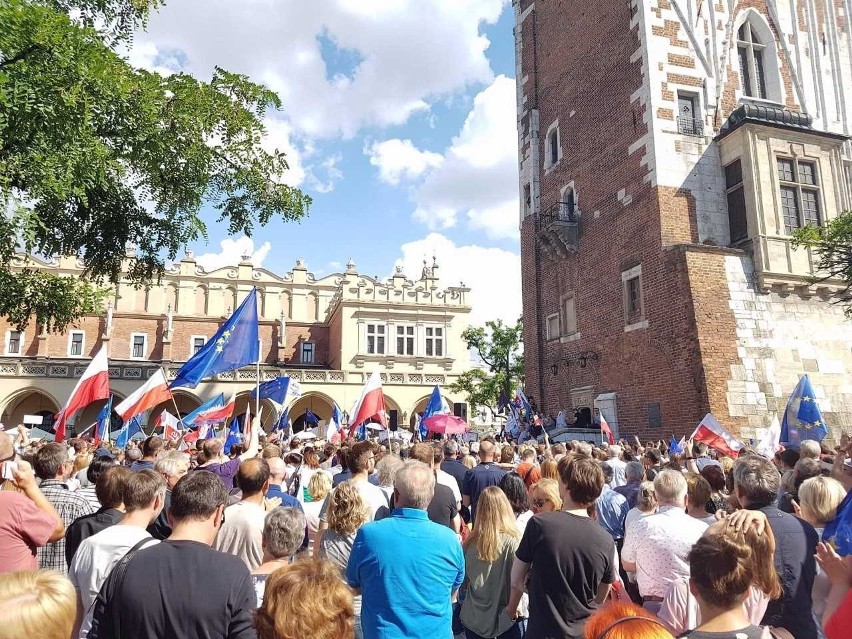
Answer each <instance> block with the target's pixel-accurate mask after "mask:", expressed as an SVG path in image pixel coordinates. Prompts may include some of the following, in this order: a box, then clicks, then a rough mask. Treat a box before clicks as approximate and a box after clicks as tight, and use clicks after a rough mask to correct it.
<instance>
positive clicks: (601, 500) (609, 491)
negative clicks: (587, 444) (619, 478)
mask: <svg viewBox="0 0 852 639" xmlns="http://www.w3.org/2000/svg"><path fill="white" fill-rule="evenodd" d="M601 470H602V471H603V474H604V486H603V490H602V491H601V495H600V497H598V498H597V500H596V501H595V511H596V513H597V516H598V523H599V524H600V525H601V526H603V529H604V530H605V531H607V532H608V533H609V534H610V535H611V536H612V539H613V541H615V545H616V547H617V548H618V550H619V552H620V551H621V546H622V543H623V542H624V525H625V521H626V520H627V513H628V512H630V504H629V503H628V502H627V498H626V497H625V496H624V495H622V494H620V493H617V492H616V491H615V490H614V489H613V488H610V484H611V483H612V481H613V478H614V477H615V472H614V469H613V468H612V466H610V465H609V463H608V462H604V463H603V464H601Z"/></svg>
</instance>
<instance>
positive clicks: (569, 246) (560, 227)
mask: <svg viewBox="0 0 852 639" xmlns="http://www.w3.org/2000/svg"><path fill="white" fill-rule="evenodd" d="M538 221H539V224H538V241H539V245H540V246H541V252H542V254H543V255H544V256H545V257H567V256H568V255H570V254H572V253H577V252H578V251H579V250H580V212H579V211H578V210H577V209H576V207H575V206H574V203H573V202H556V203H555V204H553V205H551V206H550V207H548V208H547V209H545V210H544V211H542V212H541V213H540V214H539V220H538Z"/></svg>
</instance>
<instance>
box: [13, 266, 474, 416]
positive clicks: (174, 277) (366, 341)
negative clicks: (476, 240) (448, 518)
mask: <svg viewBox="0 0 852 639" xmlns="http://www.w3.org/2000/svg"><path fill="white" fill-rule="evenodd" d="M128 259H130V256H128ZM16 265H17V266H18V267H21V268H23V267H28V268H38V269H45V270H49V271H51V272H53V273H57V274H60V275H65V276H71V277H76V276H80V274H81V269H80V266H79V265H78V263H77V261H76V259H75V258H73V257H70V258H61V259H58V260H52V261H47V262H45V261H41V260H39V259H37V258H34V257H25V256H20V257H19V258H18V260H17V262H16ZM439 271H440V269H439V267H438V264H437V262H436V261H434V260H433V264H432V266H431V267H430V266H427V264H426V263H425V262H424V265H423V271H422V273H421V274H420V277H419V279H417V280H415V281H412V280H410V279H408V278H406V277H405V275H404V274H403V272H402V270H401V269H400V268H397V270H396V272H395V273H394V275H393V276H392V277H391V278H389V279H388V280H386V281H379V280H376V279H374V278H372V277H368V276H366V275H361V274H359V273H358V271H357V269H356V267H355V264H354V263H353V262H352V261H351V260H350V262H349V264H347V269H346V271H345V272H343V273H335V274H332V275H328V276H325V277H321V278H317V277H315V276H314V275H313V274H312V273H310V272H309V271H308V270H307V268H306V266H305V265H304V263H303V262H302V260H297V261H296V264H295V266H294V267H293V269H292V270H291V271H289V272H288V273H285V274H284V275H277V274H275V273H272V272H270V271H268V270H266V269H262V268H255V267H254V266H253V265H252V264H251V262H250V258H249V257H248V256H244V257H243V259H242V261H241V262H240V263H239V264H238V265H236V266H233V267H226V268H221V269H218V270H215V271H212V272H209V273H208V272H206V271H205V270H204V269H203V268H202V267H201V266H200V265H198V264H197V263H196V260H195V258H194V256H193V254H192V252H187V254H186V256H185V257H184V258H183V259H182V260H181V261H180V262H177V263H175V264H174V265H173V267H172V268H171V270H169V271H167V272H166V273H165V275H164V276H163V278H162V280H161V282H160V284H159V285H156V286H151V287H147V288H134V287H133V286H132V285H131V284H129V283H128V282H121V283H120V284H119V285H118V286H117V287H115V293H114V295H112V296H111V298H110V300H109V302H108V304H107V307H106V308H104V310H103V312H102V313H100V314H99V315H97V316H91V317H85V318H83V319H81V320H80V321H78V322H76V323H75V324H74V325H72V326H70V327H69V328H68V330H67V331H66V332H65V333H62V334H47V333H42V332H40V331H39V329H38V328H37V327H35V326H30V327H28V328H27V329H26V330H25V331H18V330H16V329H15V328H14V327H12V326H9V325H8V324H0V334H2V335H3V336H4V343H3V351H2V355H0V414H2V417H0V421H2V422H3V423H4V424H7V425H16V424H18V423H20V422H21V421H22V419H23V416H24V415H41V416H43V417H44V418H45V419H47V420H50V419H51V416H52V415H53V414H55V413H56V412H57V411H58V410H59V409H60V408H61V406H62V405H63V404H64V403H65V401H66V400H67V398H68V396H69V394H70V393H71V390H72V389H73V387H74V384H75V383H76V381H77V379H78V378H79V377H80V376H81V375H82V373H83V370H84V369H85V367H86V365H87V364H88V361H89V359H90V358H91V357H92V356H93V355H94V354H95V353H96V352H97V351H98V350H99V349H100V348H101V346H102V345H104V344H106V345H107V347H108V349H109V358H110V378H111V389H112V391H113V393H114V394H115V397H116V399H117V401H120V400H121V399H123V398H124V397H126V396H127V395H128V394H129V393H130V392H132V391H133V390H135V389H136V388H137V387H138V386H139V385H140V384H141V383H142V382H143V381H144V380H145V379H147V378H148V377H149V376H150V375H151V374H152V373H153V372H154V371H156V370H157V368H158V367H163V368H164V369H165V371H166V374H167V376H168V377H169V378H170V379H173V378H174V377H175V374H176V373H177V371H178V369H179V368H180V366H181V364H182V363H183V362H185V361H186V360H187V359H189V358H190V357H191V356H192V355H193V354H194V353H195V352H196V351H197V350H198V349H199V348H201V347H202V346H203V345H204V344H205V343H206V341H207V340H208V339H209V338H210V337H211V336H212V335H213V334H214V333H215V332H216V331H217V330H218V328H219V327H220V326H221V325H222V324H223V323H224V321H225V320H226V319H227V317H228V316H229V315H230V314H231V313H232V312H233V311H234V310H235V309H236V308H237V306H238V305H239V304H240V303H241V302H242V300H243V299H244V298H245V296H246V295H247V294H248V292H249V291H251V289H252V288H253V287H256V288H257V289H258V300H259V308H258V312H259V320H260V328H259V333H260V339H261V358H262V366H261V380H262V381H265V380H270V379H274V378H276V377H277V376H279V375H289V376H291V377H292V378H293V379H296V380H298V381H299V382H300V385H301V390H302V396H301V398H299V399H297V400H295V401H293V402H292V403H291V404H290V417H291V420H292V421H293V422H298V421H299V420H300V418H302V417H303V416H304V415H305V413H306V411H308V410H310V411H311V412H312V413H313V414H314V415H316V416H317V417H318V418H320V420H321V422H320V427H321V428H322V426H323V425H324V423H325V422H326V421H327V420H328V419H329V418H330V416H331V411H332V402H337V404H338V405H339V406H340V409H341V410H342V411H348V410H349V409H350V408H351V407H352V405H353V404H354V403H355V401H356V400H357V399H358V397H359V395H360V392H361V389H362V387H363V384H364V382H365V381H366V378H367V377H369V375H370V374H371V373H372V372H373V370H375V369H377V368H378V369H379V370H380V372H381V376H382V380H383V387H384V393H385V400H386V405H387V410H388V412H389V413H390V418H391V420H392V421H394V420H395V421H396V422H397V423H398V424H400V425H403V426H405V425H410V424H411V423H413V422H414V419H415V414H416V413H417V412H421V411H422V410H423V408H424V407H425V405H426V403H427V401H428V398H429V395H430V394H431V392H432V389H433V387H434V385H435V384H440V385H441V387H442V390H443V391H444V394H445V396H446V398H447V401H448V403H449V405H450V406H453V407H454V408H455V410H456V411H457V413H458V414H463V415H464V416H465V417H466V416H467V406H466V404H465V403H464V402H465V398H463V397H461V396H455V395H453V394H452V393H450V392H449V390H448V388H447V387H448V386H449V385H450V384H451V383H452V382H453V381H454V379H455V378H456V377H457V376H458V375H459V374H460V373H462V372H463V371H465V370H467V368H468V367H469V366H470V356H469V353H468V350H467V346H466V344H465V343H464V341H463V340H462V338H461V334H462V331H463V330H464V329H465V327H466V326H467V317H468V314H469V313H470V299H469V294H470V289H468V288H465V287H464V286H457V287H453V286H449V287H446V286H444V285H442V283H441V278H440V275H439ZM255 379H256V370H255V367H249V368H244V369H240V370H238V371H232V372H229V373H223V374H220V375H217V376H216V377H215V378H213V379H211V380H208V381H204V382H202V383H201V384H199V386H198V387H197V388H195V389H186V388H179V389H176V391H175V393H174V397H175V402H176V404H177V409H176V408H175V406H174V405H171V403H169V404H164V405H161V406H159V407H157V408H155V409H153V410H152V411H151V412H150V414H149V415H147V416H146V418H147V420H146V421H147V422H149V423H152V422H153V420H154V419H155V418H156V416H157V414H158V413H159V412H160V411H162V410H163V409H167V410H169V411H170V412H172V413H174V412H175V411H176V410H178V411H179V412H181V413H182V414H185V413H187V412H189V411H191V410H193V409H194V408H196V407H197V406H199V405H200V404H201V403H202V402H203V401H205V400H207V399H209V398H211V397H213V396H215V395H216V394H218V393H224V394H225V397H226V398H227V397H230V396H231V395H232V394H233V393H236V394H237V405H236V412H237V413H239V412H241V411H244V410H245V407H246V404H247V402H248V401H249V398H248V396H249V394H250V392H251V390H252V388H253V387H254V383H255ZM264 405H265V411H264V418H263V421H264V425H265V426H266V427H267V428H269V427H270V426H271V425H272V424H273V422H274V419H275V417H276V415H275V410H274V408H273V407H272V405H271V404H269V403H268V402H264ZM102 406H103V402H98V403H95V404H93V405H91V406H89V407H88V408H87V409H85V410H84V411H82V412H81V413H80V414H79V415H78V416H77V418H76V420H75V423H76V425H78V427H80V428H85V427H86V426H88V425H89V424H91V423H92V422H93V421H94V419H95V416H96V415H97V413H98V411H99V410H100V408H101V407H102ZM143 423H144V421H143ZM323 432H324V431H323Z"/></svg>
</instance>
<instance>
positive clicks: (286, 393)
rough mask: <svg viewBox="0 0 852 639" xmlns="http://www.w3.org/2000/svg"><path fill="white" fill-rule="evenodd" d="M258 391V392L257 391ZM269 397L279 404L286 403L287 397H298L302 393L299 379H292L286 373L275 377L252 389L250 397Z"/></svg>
mask: <svg viewBox="0 0 852 639" xmlns="http://www.w3.org/2000/svg"><path fill="white" fill-rule="evenodd" d="M258 391H259V392H258ZM258 395H259V396H260V399H271V400H272V401H273V402H277V403H279V404H282V405H284V404H287V402H288V398H291V397H292V398H298V397H301V395H302V388H301V385H300V384H299V380H296V379H292V378H290V377H288V376H287V375H282V376H281V377H276V378H275V379H271V380H269V381H268V382H263V384H261V385H260V386H259V387H258V388H255V389H252V391H251V398H252V399H257V398H258Z"/></svg>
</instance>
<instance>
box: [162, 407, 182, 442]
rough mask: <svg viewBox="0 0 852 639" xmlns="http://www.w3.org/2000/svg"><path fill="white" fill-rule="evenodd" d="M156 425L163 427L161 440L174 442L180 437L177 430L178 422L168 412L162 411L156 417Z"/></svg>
mask: <svg viewBox="0 0 852 639" xmlns="http://www.w3.org/2000/svg"><path fill="white" fill-rule="evenodd" d="M156 425H157V426H162V427H163V439H167V440H175V439H177V438H178V437H180V431H179V430H178V426H180V420H179V419H178V418H177V417H175V416H174V415H172V414H171V413H170V412H169V411H167V410H164V411H163V412H162V413H160V415H159V416H158V417H157V422H156Z"/></svg>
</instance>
